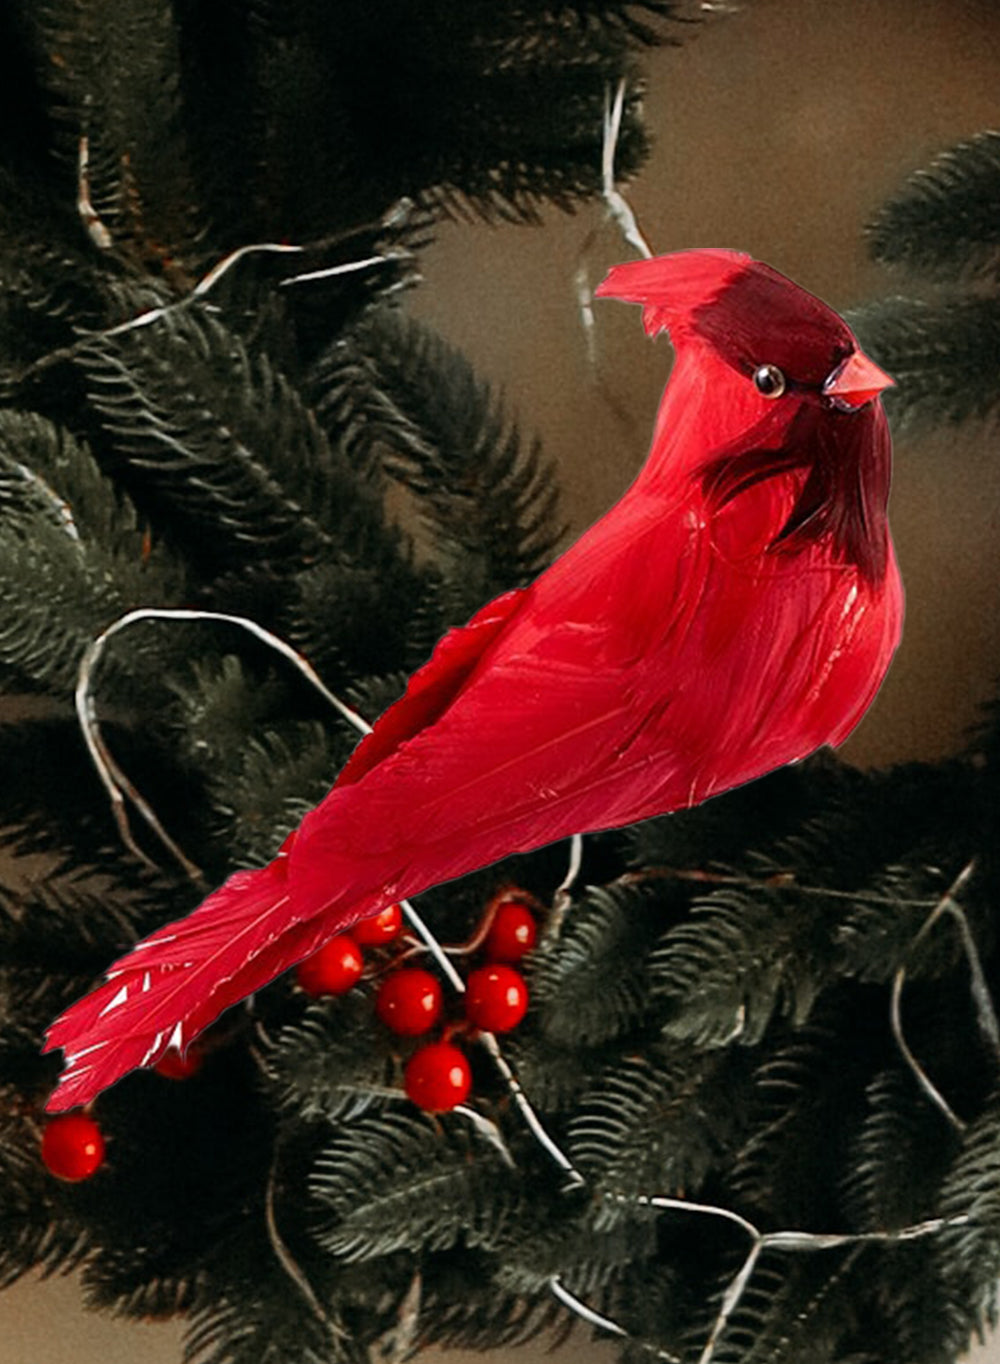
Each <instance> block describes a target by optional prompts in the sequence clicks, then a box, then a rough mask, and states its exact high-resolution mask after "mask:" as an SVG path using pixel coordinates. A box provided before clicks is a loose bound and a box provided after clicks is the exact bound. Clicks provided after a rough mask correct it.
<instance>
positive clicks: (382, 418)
mask: <svg viewBox="0 0 1000 1364" xmlns="http://www.w3.org/2000/svg"><path fill="white" fill-rule="evenodd" d="M311 382H312V387H313V389H314V390H315V391H317V392H322V393H323V395H324V396H323V397H322V399H321V400H320V402H319V404H318V407H317V411H318V414H319V416H320V419H321V420H322V421H323V422H324V424H325V425H326V426H327V428H328V429H330V430H332V431H335V432H336V433H337V436H338V438H340V439H342V440H344V441H345V442H346V443H347V446H348V448H349V450H350V457H351V460H352V463H354V464H355V466H356V467H361V468H365V467H371V465H372V463H373V462H374V460H375V458H376V457H379V458H381V460H382V462H383V463H384V466H385V468H386V471H387V473H388V474H389V476H390V477H392V478H394V479H396V480H398V481H400V482H402V483H403V485H404V486H406V487H407V488H408V489H409V490H410V491H411V492H412V493H413V494H414V495H415V496H416V498H417V499H418V502H417V506H418V511H419V514H420V515H421V517H422V518H423V520H424V524H425V526H426V529H427V533H428V547H429V548H430V550H431V552H432V553H433V554H434V555H436V556H438V557H439V558H442V559H443V562H442V568H443V571H444V573H445V576H446V579H447V581H448V582H449V583H450V584H452V585H453V586H454V584H455V582H456V580H458V579H459V578H460V577H461V580H463V581H465V582H466V583H467V584H468V586H467V587H466V588H465V594H466V598H467V600H466V601H465V603H464V606H465V611H464V614H468V612H469V611H471V610H472V609H473V608H474V607H475V606H477V605H479V604H480V602H481V601H482V600H483V599H484V598H485V597H486V596H487V595H489V593H490V592H497V591H502V590H504V589H505V588H508V587H517V586H522V585H523V584H524V583H525V582H527V581H528V580H529V579H531V578H532V577H534V576H535V574H536V573H538V571H539V570H540V569H541V568H543V567H544V565H545V563H546V562H547V560H548V558H549V556H550V555H551V553H552V550H553V549H554V547H555V544H556V542H557V540H558V539H559V537H560V536H561V534H562V527H561V526H560V525H559V523H558V519H557V514H558V493H557V490H556V485H555V481H554V465H553V464H552V462H551V461H550V460H545V459H543V457H542V454H541V450H540V447H539V446H538V444H537V442H535V443H533V444H532V445H531V446H530V447H529V448H528V449H527V450H524V449H523V448H522V446H521V441H520V438H519V435H518V431H517V427H516V426H514V425H511V424H510V423H509V422H508V420H507V419H506V417H505V416H504V414H503V412H502V410H501V408H500V406H499V404H498V403H497V401H496V399H495V398H494V396H493V394H492V392H491V390H490V388H489V386H488V385H486V384H483V383H482V382H481V381H479V380H478V379H477V378H476V377H475V375H474V374H473V372H472V370H471V369H470V367H469V365H468V364H467V362H466V361H465V360H464V359H463V358H462V356H461V355H460V354H459V353H458V352H457V351H455V350H453V349H452V348H451V347H450V346H447V345H446V344H445V343H444V342H443V341H441V339H440V338H439V337H437V336H436V335H435V334H434V333H433V332H431V331H429V330H428V329H426V328H424V327H422V326H420V325H419V324H418V323H415V322H413V321H412V320H409V319H407V318H405V317H404V316H403V315H402V314H400V313H398V312H396V311H395V310H392V309H382V310H379V311H378V312H375V313H372V314H369V316H368V317H367V318H366V319H365V320H364V322H363V323H362V324H361V325H360V326H359V327H358V328H356V329H355V331H354V332H353V334H352V335H351V336H350V337H349V338H348V340H347V341H346V343H343V342H342V343H340V344H338V345H336V346H335V347H333V348H332V349H331V350H330V351H328V352H327V353H326V354H325V355H324V356H323V357H322V358H321V360H320V362H319V364H318V365H317V367H316V369H315V371H314V374H313V376H312V381H311ZM449 560H450V561H451V562H449ZM470 579H471V581H470Z"/></svg>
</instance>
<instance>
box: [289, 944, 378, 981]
mask: <svg viewBox="0 0 1000 1364" xmlns="http://www.w3.org/2000/svg"><path fill="white" fill-rule="evenodd" d="M363 969H364V961H363V960H362V957H361V948H360V947H359V946H358V944H357V943H356V942H355V941H354V939H353V938H352V937H351V935H350V933H338V934H337V936H336V937H335V938H331V939H330V941H329V942H325V943H324V944H323V946H322V947H321V948H320V949H319V951H318V952H314V953H313V954H312V956H311V957H306V959H305V961H300V962H299V964H298V966H296V968H295V979H296V980H297V981H298V983H299V985H301V987H302V989H303V990H305V992H306V994H307V995H343V994H346V993H347V991H348V990H350V989H351V987H352V986H353V985H356V984H357V983H358V981H359V980H360V979H361V972H362V971H363Z"/></svg>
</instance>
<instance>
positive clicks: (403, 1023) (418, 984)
mask: <svg viewBox="0 0 1000 1364" xmlns="http://www.w3.org/2000/svg"><path fill="white" fill-rule="evenodd" d="M441 1004H442V999H441V982H440V981H439V980H438V978H437V976H432V975H431V973H430V971H424V970H423V969H422V968H421V967H419V966H405V967H403V968H402V969H401V970H399V971H394V972H393V973H392V975H391V976H386V978H385V980H384V981H383V982H382V984H381V985H380V986H379V989H378V994H377V995H376V996H375V1012H376V1013H377V1014H378V1016H379V1018H381V1020H382V1022H383V1023H384V1024H385V1025H386V1027H387V1028H391V1029H392V1030H393V1032H395V1033H399V1034H400V1036H401V1037H418V1036H419V1035H420V1034H421V1033H422V1032H427V1031H428V1030H429V1029H430V1028H433V1026H434V1024H435V1023H436V1022H437V1021H438V1019H439V1018H440V1016H441Z"/></svg>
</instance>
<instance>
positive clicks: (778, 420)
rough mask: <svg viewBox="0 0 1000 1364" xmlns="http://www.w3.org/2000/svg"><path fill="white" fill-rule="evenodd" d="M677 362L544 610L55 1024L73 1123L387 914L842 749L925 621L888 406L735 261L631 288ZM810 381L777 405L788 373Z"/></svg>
mask: <svg viewBox="0 0 1000 1364" xmlns="http://www.w3.org/2000/svg"><path fill="white" fill-rule="evenodd" d="M598 293H600V294H603V295H609V296H618V297H624V298H627V299H630V300H632V301H636V302H640V303H642V304H643V306H644V318H645V321H646V325H647V328H648V329H649V330H651V331H655V330H657V329H659V328H660V327H668V328H669V329H670V331H671V335H672V339H673V341H674V346H675V349H676V352H677V361H676V364H675V367H674V372H673V374H672V375H671V379H670V383H669V384H668V386H667V390H666V392H665V394H664V399H663V402H662V404H661V408H660V412H659V415H658V418H657V424H656V430H655V434H654V439H653V445H652V449H651V452H650V456H649V459H648V461H647V463H646V465H645V467H644V469H643V471H642V473H641V474H640V476H639V477H638V478H637V480H636V481H635V483H634V484H633V486H632V487H631V488H630V489H629V490H628V492H627V493H626V494H625V496H624V497H623V498H622V499H621V501H620V502H619V503H618V504H617V505H616V506H615V507H614V508H613V509H612V510H611V511H610V512H609V513H608V514H607V515H606V516H605V517H604V518H603V519H602V520H601V521H599V522H598V523H597V524H596V525H595V526H593V527H592V528H591V529H590V530H589V531H588V532H587V533H586V534H585V535H584V536H582V537H581V539H580V540H579V541H578V542H577V543H576V544H575V545H574V546H573V547H572V548H571V549H569V550H568V551H567V552H566V553H565V554H564V555H563V556H562V557H561V558H560V559H559V560H557V561H556V563H554V564H553V565H552V567H551V568H550V569H549V570H548V571H547V572H545V573H544V574H542V576H541V577H540V578H538V579H537V580H536V581H535V582H534V583H533V584H532V585H531V586H530V587H528V588H527V589H525V590H523V591H521V592H515V593H508V594H507V595H505V596H503V597H500V598H498V599H497V600H496V601H495V602H491V603H490V604H489V605H488V606H486V607H484V608H483V609H482V610H481V611H480V612H479V613H478V614H477V615H476V616H475V617H474V618H473V619H472V621H470V623H469V624H468V625H467V626H465V627H464V628H463V629H460V630H454V631H452V632H451V633H450V634H448V635H447V636H446V637H445V638H444V639H443V640H442V641H441V643H440V644H439V645H438V647H437V649H436V650H435V651H434V654H433V656H432V657H431V659H430V661H429V662H428V663H427V664H426V665H425V666H424V667H423V668H421V669H420V670H419V671H418V672H417V673H416V674H415V675H414V676H413V678H412V679H411V681H410V684H409V686H408V688H407V691H406V694H405V695H404V696H403V698H402V699H401V700H400V701H399V702H398V703H397V704H396V705H395V706H393V707H391V708H390V709H389V710H388V711H387V712H386V714H385V715H384V716H383V717H382V718H381V719H380V720H379V722H378V723H377V724H376V726H375V728H374V730H373V732H372V734H371V735H369V736H368V737H367V738H366V739H364V740H363V741H362V743H361V744H360V745H359V746H358V749H357V751H356V752H355V754H354V756H353V757H352V758H351V760H350V761H349V762H348V763H347V765H346V766H345V768H344V770H343V772H342V773H341V775H340V777H339V778H338V780H337V782H336V783H335V785H334V787H333V789H332V790H331V791H330V793H329V795H328V796H327V797H326V798H325V799H324V800H323V801H322V802H321V803H320V805H318V806H317V807H316V809H315V810H313V811H312V812H311V813H310V814H308V815H307V816H306V817H305V819H304V820H303V821H302V824H301V825H300V827H299V829H298V831H297V834H296V835H295V836H294V837H293V838H291V839H290V840H288V841H287V842H286V845H285V847H284V848H283V850H282V852H281V853H280V854H279V856H278V857H277V858H276V859H275V861H274V862H272V863H271V864H270V865H269V866H267V867H264V868H262V869H261V870H260V871H255V872H239V873H237V874H236V875H235V876H233V877H231V878H230V879H229V880H228V881H227V882H226V883H225V885H224V886H222V887H221V888H220V889H219V890H217V891H216V892H215V893H214V894H213V895H210V896H209V897H208V899H207V900H206V901H205V902H204V903H203V904H202V905H201V906H200V907H199V908H198V909H197V910H195V911H194V913H193V914H191V915H189V916H188V917H187V918H186V919H183V920H181V921H179V922H178V923H176V924H171V925H168V926H167V927H165V928H163V929H161V930H160V931H159V932H157V933H154V934H153V935H152V936H151V937H149V938H147V939H146V940H145V941H144V942H142V943H140V944H139V945H138V946H137V947H136V948H135V949H134V950H133V951H132V952H130V953H129V954H128V955H127V956H126V957H124V958H123V959H122V961H120V962H118V963H117V964H116V965H115V966H114V967H113V968H112V969H111V971H110V972H109V975H108V979H107V981H106V983H105V984H104V985H102V986H100V987H99V988H98V989H97V990H95V991H94V992H93V993H92V994H91V995H89V996H87V997H86V998H85V999H83V1000H81V1001H80V1002H79V1003H77V1004H75V1005H73V1006H72V1007H71V1008H70V1009H69V1010H67V1012H66V1013H64V1014H63V1015H62V1017H61V1018H60V1019H58V1020H57V1021H56V1022H55V1023H54V1024H53V1025H52V1027H51V1029H50V1030H49V1033H48V1040H47V1047H48V1048H53V1047H62V1048H63V1049H64V1051H65V1053H66V1069H65V1072H64V1074H63V1076H62V1079H61V1081H60V1084H59V1087H58V1089H57V1090H56V1092H55V1093H54V1095H53V1096H52V1098H51V1099H50V1100H49V1104H48V1107H49V1108H50V1109H62V1108H67V1107H70V1106H72V1105H74V1104H80V1103H85V1102H87V1101H88V1100H89V1099H91V1098H93V1096H94V1095H95V1094H96V1093H98V1092H99V1091H100V1090H101V1089H103V1088H105V1087H106V1086H108V1085H110V1084H112V1083H114V1082H115V1081H116V1080H118V1079H119V1078H121V1076H123V1075H124V1074H126V1073H127V1072H128V1071H129V1070H131V1069H134V1068H135V1067H137V1066H149V1065H152V1064H155V1062H156V1061H157V1059H158V1058H159V1057H160V1056H161V1055H162V1054H163V1053H164V1052H165V1051H166V1050H167V1049H168V1048H169V1047H171V1046H181V1047H183V1046H185V1045H187V1044H188V1043H189V1042H190V1041H191V1040H192V1039H193V1038H194V1037H195V1036H196V1035H197V1034H198V1033H199V1032H200V1031H201V1030H202V1029H203V1028H205V1027H206V1026H207V1025H208V1024H209V1023H210V1022H211V1021H212V1020H213V1019H214V1018H215V1017H217V1016H218V1014H219V1013H220V1012H222V1010H224V1009H226V1008H228V1007H229V1006H230V1005H232V1004H234V1003H236V1002H237V1001H238V1000H240V999H242V998H244V997H245V996H246V995H248V994H250V993H252V992H253V991H254V990H257V989H259V988H260V987H262V986H263V985H265V984H266V983H267V982H268V981H269V980H271V979H273V978H274V976H276V975H278V974H279V973H280V972H282V971H284V970H287V969H288V968H289V967H291V966H293V965H294V964H295V963H296V962H297V961H299V960H301V959H302V958H303V957H305V956H307V955H309V954H310V953H311V952H312V951H314V950H315V949H316V948H317V947H318V946H319V945H320V944H321V943H322V942H324V941H325V940H326V939H327V938H329V937H330V936H332V935H333V934H334V933H336V932H338V931H340V930H342V929H343V928H345V927H347V926H349V925H350V924H351V923H353V922H354V921H356V920H357V919H359V918H362V917H365V916H368V915H370V914H374V913H377V912H378V911H379V910H380V909H382V908H383V907H384V906H385V905H387V904H390V903H392V902H393V901H394V900H398V899H400V898H403V897H405V896H410V895H415V894H417V893H419V892H420V891H422V890H425V889H427V888H428V887H430V886H433V885H436V884H438V883H440V882H442V881H446V880H449V879H451V878H453V877H456V876H461V875H463V874H465V873H466V872H469V871H472V870H474V869H475V868H478V867H481V866H484V865H486V864H487V863H489V862H492V861H495V860H497V859H498V858H500V857H503V856H505V855H507V854H509V853H511V852H515V851H528V850H529V849H532V848H536V847H539V846H541V845H542V844H545V843H549V842H552V841H553V840H555V839H559V838H564V837H567V836H569V835H571V834H574V833H586V832H590V831H594V830H598V829H605V828H609V827H615V826H618V825H622V824H626V823H630V822H632V821H634V820H638V819H643V818H646V817H648V816H650V815H654V814H661V813H664V812H666V811H668V810H673V809H677V808H679V807H682V806H689V805H692V804H695V803H696V802H698V801H701V800H704V799H706V798H707V797H709V796H712V795H714V794H716V793H718V792H720V791H724V790H727V789H728V788H730V787H733V786H736V785H739V784H741V783H743V782H746V781H750V780H752V779H753V778H755V777H758V776H761V775H762V774H763V773H765V772H768V771H770V770H771V769H773V768H775V767H777V766H780V765H781V764H784V763H788V762H793V761H796V760H798V759H801V758H804V757H805V756H806V755H807V754H809V753H811V752H813V751H814V750H816V749H817V748H819V747H820V746H822V745H823V744H826V743H831V744H836V743H840V742H841V741H842V740H843V739H844V738H845V737H846V736H847V734H848V733H849V732H850V730H851V729H852V728H853V727H854V725H855V724H856V723H857V721H858V719H859V718H860V717H861V715H862V714H863V712H864V710H865V708H866V707H867V706H868V704H869V702H870V701H871V699H872V697H873V696H874V694H875V692H876V690H877V688H878V686H879V684H880V682H881V680H882V677H883V676H884V674H885V671H886V668H887V667H888V665H889V661H890V658H891V656H892V653H893V650H894V649H895V647H896V644H897V642H898V640H899V634H900V629H901V623H902V592H901V587H900V582H899V575H898V571H897V568H896V563H895V558H894V556H893V553H892V545H891V542H890V540H889V535H888V528H887V524H886V514H885V501H886V496H887V492H888V478H889V458H890V446H889V436H888V429H887V426H886V422H885V417H884V415H883V413H882V410H881V405H880V403H879V401H878V399H877V398H876V399H874V400H872V399H871V394H870V392H868V393H867V396H865V397H864V398H863V399H862V397H861V396H860V393H859V395H858V396H857V397H856V398H853V397H852V393H851V391H850V389H849V387H848V388H845V383H846V381H842V382H840V383H839V384H838V382H837V376H839V375H840V374H841V373H842V372H843V370H842V367H843V364H844V362H845V361H846V359H847V358H849V357H856V358H855V362H854V366H853V368H852V370H851V375H852V376H854V375H855V374H856V373H857V372H861V373H862V375H863V377H865V378H866V379H867V381H868V382H869V386H870V387H874V388H875V389H877V388H878V387H881V386H884V383H887V382H888V379H887V377H886V376H881V375H880V372H879V371H878V370H877V369H876V368H875V367H874V366H872V365H871V363H870V362H869V361H867V360H865V358H864V357H863V356H860V353H859V352H857V348H856V342H855V340H854V338H853V336H852V335H851V333H850V331H849V330H848V328H847V326H846V324H845V323H844V322H843V321H842V320H841V319H840V318H839V317H837V315H836V314H835V313H833V312H831V311H830V309H828V308H827V307H826V305H825V304H823V303H821V302H820V301H819V300H818V299H815V298H813V297H812V296H811V295H809V294H807V293H806V292H805V291H804V290H802V289H799V288H798V287H797V286H796V285H794V284H792V283H791V282H790V281H789V280H786V279H784V277H783V276H781V275H779V274H777V272H775V271H773V270H771V269H770V268H769V267H768V266H764V265H760V264H758V263H757V262H754V261H751V260H750V258H749V257H746V256H743V255H741V254H739V253H737V252H731V251H693V252H684V253H681V254H679V255H676V256H667V257H661V258H659V259H658V260H654V261H640V262H635V263H632V264H630V265H625V266H619V267H617V268H616V269H615V270H613V271H612V273H611V275H610V276H609V279H608V280H607V281H606V282H605V284H604V285H602V286H601V288H600V289H599V290H598ZM764 364H768V365H774V366H777V367H778V368H779V369H780V370H781V372H782V375H783V378H784V381H785V382H786V384H787V387H786V390H785V392H783V393H782V395H781V396H780V397H778V398H776V399H775V398H769V397H766V396H764V395H762V393H761V392H760V391H758V388H757V386H756V383H755V379H754V374H755V371H756V370H757V368H758V367H759V366H761V365H764Z"/></svg>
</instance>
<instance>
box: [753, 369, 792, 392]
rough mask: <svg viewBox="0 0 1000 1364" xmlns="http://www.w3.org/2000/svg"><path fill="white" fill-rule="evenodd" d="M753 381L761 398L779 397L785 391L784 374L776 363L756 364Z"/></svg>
mask: <svg viewBox="0 0 1000 1364" xmlns="http://www.w3.org/2000/svg"><path fill="white" fill-rule="evenodd" d="M753 382H754V387H755V388H756V390H757V392H758V393H759V394H760V395H761V397H762V398H780V397H781V395H782V393H784V391H785V376H784V375H783V374H782V372H781V370H780V369H779V368H778V366H777V365H758V366H757V368H756V369H755V370H754V372H753Z"/></svg>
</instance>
